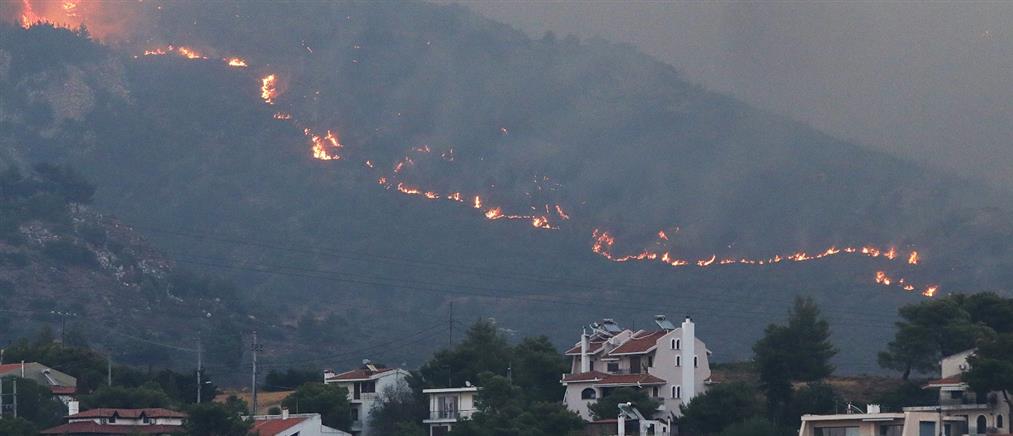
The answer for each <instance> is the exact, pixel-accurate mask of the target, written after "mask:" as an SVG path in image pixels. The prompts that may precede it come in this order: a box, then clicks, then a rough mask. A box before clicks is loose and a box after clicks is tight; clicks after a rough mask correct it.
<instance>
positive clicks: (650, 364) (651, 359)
mask: <svg viewBox="0 0 1013 436" xmlns="http://www.w3.org/2000/svg"><path fill="white" fill-rule="evenodd" d="M653 366H654V356H647V367H648V368H650V367H653Z"/></svg>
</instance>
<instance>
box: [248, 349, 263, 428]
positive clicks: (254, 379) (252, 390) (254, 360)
mask: <svg viewBox="0 0 1013 436" xmlns="http://www.w3.org/2000/svg"><path fill="white" fill-rule="evenodd" d="M263 350H264V347H263V345H260V344H258V343H257V331H256V330H254V331H253V345H252V346H251V347H250V351H252V352H253V385H252V386H251V387H250V392H251V393H252V394H253V408H252V409H251V410H250V416H253V415H256V414H257V352H258V351H263Z"/></svg>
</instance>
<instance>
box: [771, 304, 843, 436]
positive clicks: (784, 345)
mask: <svg viewBox="0 0 1013 436" xmlns="http://www.w3.org/2000/svg"><path fill="white" fill-rule="evenodd" d="M753 353H754V357H753V360H754V361H755V362H756V365H757V368H758V369H759V374H760V386H761V387H762V388H763V390H764V393H765V394H766V396H767V413H768V415H769V416H770V417H771V419H773V420H774V422H775V424H777V423H779V422H782V420H784V419H790V417H789V414H790V413H789V411H788V406H789V403H790V401H791V394H792V385H791V383H792V382H793V381H814V380H819V379H822V378H824V377H826V376H829V375H830V374H831V373H833V370H834V367H833V366H832V365H831V364H830V358H831V357H833V356H834V355H835V354H837V350H835V349H834V347H833V345H832V344H831V343H830V325H829V323H827V321H826V320H825V319H823V318H822V316H821V315H820V309H819V307H818V306H816V303H814V302H813V301H812V299H811V298H808V297H805V298H802V297H796V298H795V303H794V305H793V306H792V309H791V310H790V311H789V312H788V323H787V325H777V324H770V325H769V326H767V328H766V330H765V331H764V336H763V337H762V338H760V340H759V341H757V342H756V344H755V345H753Z"/></svg>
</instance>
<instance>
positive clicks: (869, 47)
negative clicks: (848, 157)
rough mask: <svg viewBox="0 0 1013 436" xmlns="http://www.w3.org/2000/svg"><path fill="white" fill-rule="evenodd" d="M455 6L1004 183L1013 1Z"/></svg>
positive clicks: (1012, 182)
mask: <svg viewBox="0 0 1013 436" xmlns="http://www.w3.org/2000/svg"><path fill="white" fill-rule="evenodd" d="M466 5H467V7H469V8H471V9H474V10H475V11H477V12H479V13H482V14H484V15H486V16H489V17H491V18H493V19H498V20H502V21H504V22H507V23H509V24H512V25H514V26H517V27H519V28H521V29H523V30H525V31H527V32H529V33H530V34H532V35H533V36H541V34H542V33H543V32H545V31H553V32H555V33H557V34H560V35H565V34H568V33H573V34H576V35H580V36H584V37H586V36H592V35H601V36H603V37H605V38H607V39H610V40H614V41H619V42H628V43H632V44H634V45H635V46H637V47H638V48H640V49H641V50H643V51H645V52H646V53H648V54H651V55H654V56H657V57H658V58H659V59H661V60H663V61H665V62H668V63H670V64H672V65H674V66H676V67H677V68H678V69H679V70H680V71H682V72H683V73H685V75H686V77H687V78H689V79H690V80H692V81H694V82H697V83H701V84H703V85H705V86H707V87H708V88H711V89H715V90H717V91H721V92H726V93H730V94H732V95H734V96H736V97H739V98H742V99H744V100H745V101H747V102H749V103H751V104H753V105H756V106H758V107H761V108H765V109H771V110H774V111H775V112H778V113H781V114H785V115H788V116H790V117H792V118H795V119H798V120H801V121H804V122H807V123H810V124H811V125H813V126H814V127H816V128H819V129H821V130H824V131H828V132H830V133H833V134H835V135H837V136H840V137H843V138H847V139H852V140H856V141H858V142H860V143H863V144H865V145H867V146H869V147H872V148H875V149H878V150H884V151H887V152H890V153H892V154H895V155H898V156H901V157H904V158H906V159H909V160H914V161H918V162H922V163H927V164H930V165H933V166H936V167H939V168H943V169H946V170H949V171H954V172H957V173H959V174H960V175H963V176H967V177H973V178H977V179H981V180H987V181H989V182H991V183H993V184H995V185H996V186H1000V187H1004V188H1006V189H1013V170H1010V167H1009V165H1008V163H1009V162H1013V147H1010V141H1009V138H1013V107H1011V104H1013V103H1011V102H1013V87H1010V86H1008V84H1009V83H1013V37H1011V35H1010V34H1009V32H1010V30H1009V25H1008V23H1010V22H1011V21H1013V3H1010V2H970V3H947V2H933V3H910V2H899V3H898V2H814V3H799V2H761V3H748V2H745V3H744V2H661V3H655V2H642V3H641V2H634V3H623V4H608V3H578V4H574V3H555V2H553V3H534V4H526V5H525V7H524V8H517V7H513V6H514V5H512V4H510V3H509V2H492V1H489V2H485V1H472V2H467V3H466Z"/></svg>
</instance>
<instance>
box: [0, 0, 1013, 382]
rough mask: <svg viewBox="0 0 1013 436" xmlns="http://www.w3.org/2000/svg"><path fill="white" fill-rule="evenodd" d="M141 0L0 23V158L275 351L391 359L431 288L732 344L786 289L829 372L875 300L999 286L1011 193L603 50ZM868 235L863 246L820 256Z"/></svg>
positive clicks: (311, 8)
mask: <svg viewBox="0 0 1013 436" xmlns="http://www.w3.org/2000/svg"><path fill="white" fill-rule="evenodd" d="M278 16H283V17H286V18H285V19H281V20H271V19H268V17H278ZM148 18H149V20H150V21H151V22H150V23H148V24H149V25H147V26H144V28H143V29H140V28H138V29H131V30H130V31H129V37H124V38H122V41H121V42H118V43H116V44H113V45H110V46H103V45H99V44H97V43H94V42H91V41H88V40H86V39H85V38H83V37H82V36H80V35H74V34H73V33H72V32H69V31H65V30H61V29H53V28H51V27H46V26H34V27H32V28H30V29H27V30H24V29H21V28H17V27H13V26H4V27H3V28H0V50H2V51H0V90H2V91H3V94H4V95H5V96H9V98H4V101H3V102H0V128H2V135H0V146H2V148H0V156H4V157H6V159H8V160H9V161H12V162H18V163H19V164H22V165H27V164H29V163H32V162H39V161H58V162H69V163H73V164H74V166H75V167H77V168H80V170H81V171H82V172H83V173H84V174H85V175H86V176H87V177H88V178H90V179H92V180H94V181H95V182H96V184H97V186H98V187H99V189H98V191H97V193H96V199H95V202H96V203H97V204H98V205H100V206H101V207H103V208H105V209H106V210H109V211H112V212H113V213H115V214H117V216H120V217H122V218H123V219H125V220H127V221H128V222H130V223H132V224H136V226H137V228H138V229H139V230H141V231H142V232H143V233H145V234H146V235H147V236H148V237H150V238H152V239H153V242H154V244H155V245H156V246H158V247H159V248H161V249H164V250H165V252H166V253H167V255H169V256H170V257H172V258H173V259H174V260H175V261H176V262H178V263H180V264H183V265H186V266H188V267H191V268H197V269H202V270H205V269H206V270H208V271H213V272H214V273H216V274H222V275H223V276H225V277H227V278H229V279H232V280H234V281H235V282H236V283H237V285H238V286H239V289H241V291H239V292H238V296H237V298H238V299H239V300H242V301H246V302H250V303H253V304H254V305H261V306H265V307H270V308H271V310H270V311H269V313H264V314H258V316H259V318H258V327H257V328H264V329H267V333H266V334H267V335H268V338H267V340H268V341H269V346H268V348H269V351H268V352H269V353H273V354H274V355H276V356H277V355H283V354H284V355H301V356H305V355H306V354H307V353H310V354H312V355H313V356H314V357H315V358H317V359H320V360H318V361H316V362H319V363H320V364H327V365H330V364H334V363H333V362H335V361H341V359H344V360H350V361H355V360H356V359H361V358H375V359H377V360H385V359H386V360H388V361H390V362H392V363H400V362H402V361H409V362H414V361H418V360H421V359H422V357H424V356H419V355H418V353H419V352H420V350H431V349H432V348H435V347H437V346H441V345H442V344H444V343H446V341H447V338H444V337H441V336H439V335H442V334H443V333H445V332H444V331H443V330H442V329H443V328H444V326H446V325H447V324H448V323H447V316H448V312H449V310H450V303H451V302H453V312H454V317H455V318H459V319H464V320H466V321H470V320H472V319H474V318H476V317H478V316H494V317H496V318H497V320H498V322H499V323H500V325H501V326H502V327H503V328H505V329H509V330H510V331H517V332H519V334H523V335H530V334H538V333H545V334H548V335H549V336H550V337H552V338H553V339H554V340H556V341H557V343H559V344H563V343H565V342H568V341H572V340H574V339H575V338H576V335H577V333H576V332H577V331H578V329H579V327H580V326H581V325H584V324H586V323H587V322H589V321H591V320H592V319H595V318H601V317H614V318H617V319H618V320H619V321H620V322H623V323H625V324H629V323H632V322H636V323H637V325H638V326H641V327H645V326H646V324H645V323H647V322H649V320H650V318H651V316H652V315H654V314H655V313H668V314H669V315H670V316H672V317H679V316H682V315H685V314H691V315H693V316H694V318H695V319H697V320H698V321H699V325H700V335H701V336H702V337H703V338H704V339H705V340H706V341H707V342H708V345H709V346H710V348H712V349H713V350H714V351H715V359H716V360H718V361H723V360H731V359H741V358H745V357H746V356H748V353H749V346H750V345H751V344H752V342H753V341H754V340H755V338H756V337H758V336H759V334H760V332H761V330H762V328H763V326H764V325H765V324H766V323H767V322H770V321H772V320H774V319H777V318H780V317H782V316H783V313H784V311H785V309H786V308H787V306H788V304H787V302H788V301H789V300H790V298H791V297H792V296H793V295H795V294H807V295H813V296H814V297H815V298H816V299H817V301H819V302H820V303H822V304H823V306H824V308H825V310H826V311H827V312H828V314H829V316H830V319H831V321H832V322H833V323H834V324H833V327H834V331H835V334H836V336H835V340H836V341H837V344H838V346H839V347H840V348H841V349H842V350H843V351H844V352H843V353H841V355H840V357H839V364H840V365H841V367H842V369H844V370H846V371H851V372H857V371H875V367H874V366H873V365H872V364H871V362H873V361H874V358H873V357H872V356H873V353H874V352H875V351H877V350H878V349H879V348H881V347H882V344H883V342H885V339H886V338H887V337H888V333H889V332H890V330H891V328H892V325H891V321H892V320H893V318H894V314H895V309H896V307H897V306H898V305H901V304H905V303H909V302H913V301H917V300H919V299H921V298H924V297H922V296H921V295H919V294H920V293H921V292H923V291H925V290H927V289H929V287H930V286H931V285H937V284H938V285H939V286H941V288H939V289H941V292H960V291H970V290H981V289H990V290H999V291H1001V292H1007V293H1008V292H1009V287H1010V283H1011V282H1013V269H1011V268H1009V265H1010V264H1011V263H1013V246H1011V241H1013V216H1011V214H1010V212H1009V207H1010V206H1011V204H1010V203H1011V198H1013V196H1010V195H1009V194H1008V193H998V192H992V191H990V190H988V189H986V188H984V187H982V186H980V185H977V184H975V183H972V182H968V181H964V180H960V179H957V178H955V177H951V176H948V175H943V174H938V173H935V172H932V171H929V170H926V169H925V168H922V167H919V166H917V165H915V164H912V163H909V162H905V161H901V160H899V159H896V158H893V157H890V156H887V155H884V154H882V153H877V152H873V151H870V150H867V149H864V148H862V147H860V146H857V145H855V144H850V143H847V142H843V141H840V140H837V139H834V138H831V137H829V136H826V135H824V134H821V133H820V132H817V131H814V130H812V129H810V128H808V127H806V126H804V125H800V124H798V123H795V122H792V121H790V120H786V119H782V118H779V117H776V116H772V115H770V114H767V113H765V112H763V111H760V110H757V109H755V108H751V107H748V106H746V105H744V104H742V103H740V102H738V101H736V100H733V99H730V98H728V97H724V96H721V95H717V94H714V93H711V92H708V91H707V90H704V89H701V88H699V87H698V86H695V85H693V84H690V83H688V82H686V81H684V80H683V79H681V78H680V76H679V75H678V73H677V72H676V71H674V70H673V69H672V68H671V67H669V66H667V65H664V64H662V63H659V62H657V61H655V60H653V59H651V58H649V57H647V56H645V55H643V54H640V53H638V52H636V51H635V50H634V49H632V48H631V47H628V46H623V45H616V44H610V43H607V42H605V41H594V40H592V41H583V42H582V41H578V40H576V39H575V38H572V37H567V38H556V37H555V36H553V35H546V37H545V38H542V39H540V40H531V39H529V38H527V37H525V36H523V35H522V34H520V33H519V32H516V31H514V30H512V29H509V28H508V27H506V26H504V25H501V24H498V23H494V22H491V21H488V20H485V19H482V18H480V17H477V16H475V15H473V14H471V13H470V12H468V11H467V10H465V9H463V8H460V7H441V6H434V5H429V4H421V3H387V2H379V3H326V4H321V3H310V4H287V3H254V4H243V5H242V7H240V6H239V5H238V4H231V3H211V4H205V3H197V2H173V3H168V4H165V5H164V8H162V9H160V10H159V12H158V13H157V14H153V15H150V16H149V17H148ZM168 44H173V45H174V46H173V48H172V49H169V48H168V47H167V45H168ZM181 45H185V46H186V47H189V48H190V50H194V51H195V52H196V53H198V54H196V55H194V56H190V57H194V58H195V59H190V58H188V56H187V55H186V54H185V53H183V52H180V51H179V50H178V47H179V46H181ZM146 50H147V51H152V52H154V54H153V55H149V56H145V55H144V52H145V51H146ZM159 52H161V53H159ZM191 53H193V52H191ZM180 54H183V55H182V56H181V55H180ZM232 56H237V57H240V58H242V62H243V63H244V64H247V65H246V66H245V67H238V66H230V65H228V63H227V62H222V60H223V58H224V59H226V60H227V59H228V58H230V57H232ZM201 57H206V59H202V58H201ZM237 63H238V62H237ZM269 78H270V79H269ZM304 129H308V130H304ZM328 132H330V135H328ZM331 138H333V140H332V139H331ZM314 157H316V158H314ZM320 158H330V159H329V160H322V159H320ZM426 194H431V195H429V197H434V198H432V199H430V198H427V195H426ZM455 194H459V197H458V196H456V195H455ZM475 196H478V197H480V199H479V201H480V202H481V207H477V208H476V207H474V205H473V203H474V202H475V200H474V197H475ZM459 199H460V200H461V201H458V200H459ZM514 218H516V219H514ZM540 220H541V221H540ZM604 232H607V233H604ZM603 235H607V236H606V237H603ZM613 237H614V243H613V242H610V241H612V240H613V239H610V238H613ZM866 244H872V245H874V246H875V249H877V250H880V251H879V252H880V255H878V256H875V257H873V256H869V255H862V253H860V252H856V253H847V252H844V251H843V250H845V249H846V248H848V247H854V248H859V249H860V248H861V247H862V246H864V245H866ZM596 245H597V247H596ZM831 246H833V247H834V250H837V251H834V250H828V247H831ZM889 247H896V250H897V251H896V253H898V255H897V258H895V259H886V258H885V257H887V256H885V254H886V253H887V252H888V251H887V250H888V249H889ZM596 248H597V249H596ZM799 251H805V252H806V254H805V255H804V256H798V252H799ZM914 251H917V252H918V258H917V260H918V261H917V262H910V263H909V262H906V260H908V258H909V256H910V253H912V252H914ZM637 253H645V255H643V256H641V258H642V259H646V261H639V262H638V261H636V259H634V260H630V261H626V262H610V261H609V259H606V258H605V257H610V258H611V259H612V260H619V259H621V258H622V256H624V255H626V254H629V255H636V254H637ZM664 253H668V254H669V256H666V258H667V259H679V260H685V261H686V262H687V263H688V264H689V265H686V266H672V265H673V263H675V262H674V261H666V262H664V263H662V262H661V261H660V259H661V258H662V255H663V254H664ZM820 253H827V254H826V257H827V258H826V259H819V260H813V261H811V262H796V261H794V260H792V261H781V262H772V259H774V257H775V256H781V257H780V258H778V259H779V260H780V259H783V258H785V257H787V256H789V255H794V258H793V259H797V260H804V259H807V258H811V257H815V256H816V255H817V254H820ZM712 256H713V257H712ZM890 257H894V256H893V255H892V254H891V256H890ZM652 259H653V260H652ZM721 260H729V261H730V263H734V264H733V265H718V263H720V261H721ZM740 260H742V261H740ZM745 260H748V261H749V262H746V261H745ZM759 261H763V263H765V264H764V265H759V264H757V263H758V262H759ZM698 263H700V264H701V265H703V266H708V267H707V268H700V267H698V266H697V264H698ZM712 264H713V266H710V265H712ZM877 271H883V272H884V274H886V275H887V276H889V277H890V278H891V279H892V282H891V285H890V286H888V287H884V286H878V285H877V283H876V281H875V277H876V276H875V273H876V272H877ZM901 277H903V278H905V279H906V280H907V282H905V283H901V284H900V285H899V286H898V284H897V281H898V280H899V278H901ZM906 283H911V284H912V285H911V286H913V289H912V291H911V292H908V291H905V290H904V289H903V288H902V287H903V286H904V284H906ZM915 286H916V287H915ZM930 293H931V292H930ZM259 323H262V324H259ZM282 326H288V327H282ZM155 328H156V327H154V326H153V327H152V329H155ZM286 328H289V329H296V330H297V333H296V336H294V337H295V341H294V342H295V343H290V341H288V340H286V339H291V338H293V336H290V334H291V332H290V331H289V330H286ZM272 329H273V330H272ZM272 332H274V333H272ZM353 332H354V333H353ZM270 341H275V342H274V344H271V342H270ZM395 341H396V342H395ZM384 343H389V344H396V345H391V346H386V347H384V346H379V345H377V344H384ZM279 359H280V361H284V358H279ZM311 364H315V363H311Z"/></svg>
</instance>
